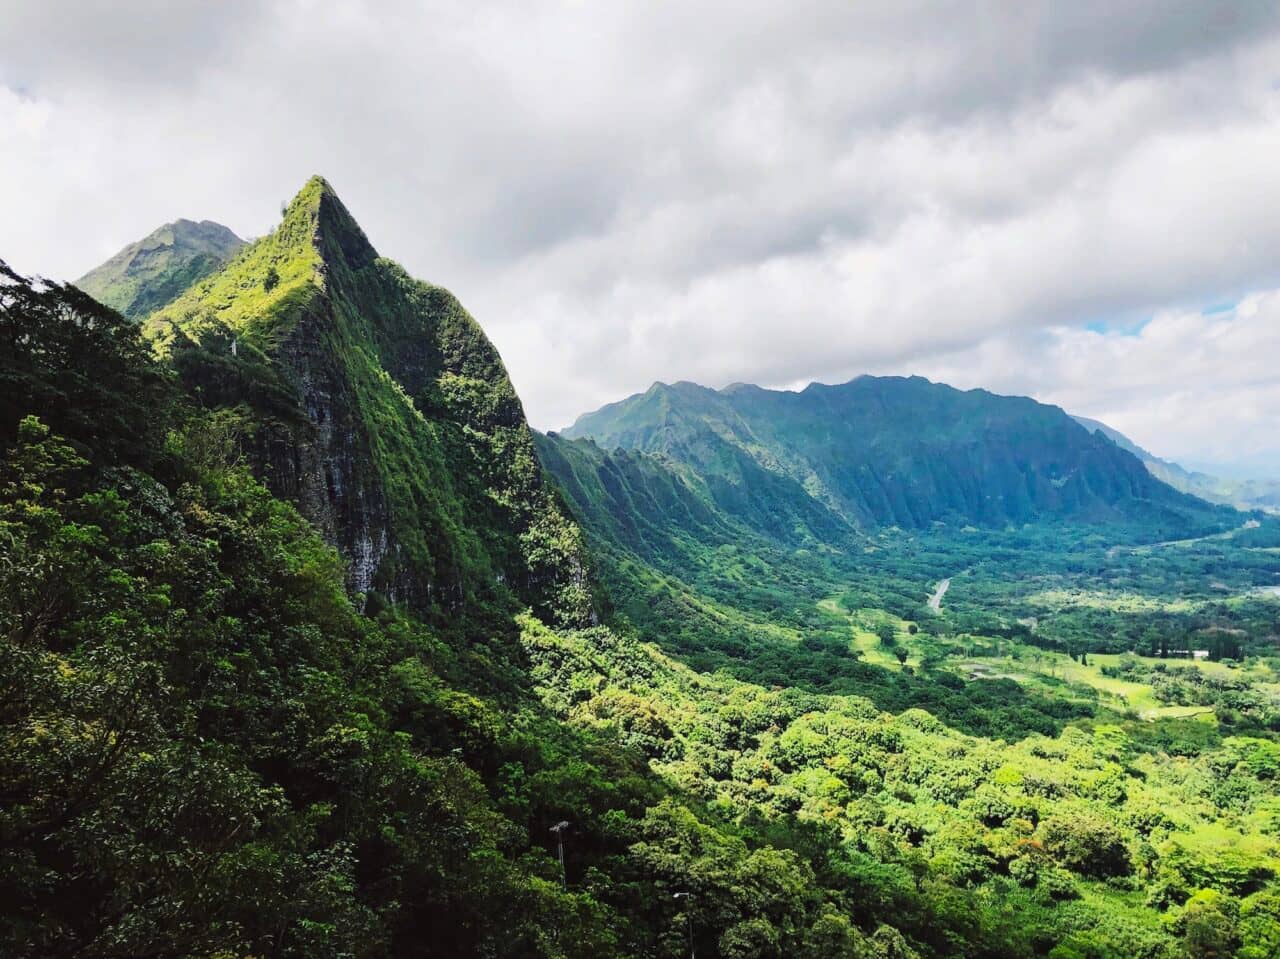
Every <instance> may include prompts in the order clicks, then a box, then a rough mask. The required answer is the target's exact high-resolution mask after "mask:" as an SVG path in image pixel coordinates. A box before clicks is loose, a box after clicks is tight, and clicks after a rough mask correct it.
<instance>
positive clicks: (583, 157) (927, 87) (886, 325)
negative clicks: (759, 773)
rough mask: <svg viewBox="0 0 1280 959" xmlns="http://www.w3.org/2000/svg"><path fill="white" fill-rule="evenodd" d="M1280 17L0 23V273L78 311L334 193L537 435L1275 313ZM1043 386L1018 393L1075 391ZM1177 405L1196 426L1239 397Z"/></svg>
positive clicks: (1253, 13)
mask: <svg viewBox="0 0 1280 959" xmlns="http://www.w3.org/2000/svg"><path fill="white" fill-rule="evenodd" d="M1278 15H1280V10H1277V8H1276V6H1275V5H1274V4H1270V3H1253V2H1243V3H1238V4H1231V5H1217V4H1202V3H1195V2H1174V0H1160V2H1155V0H1152V2H1139V0H1133V2H1127V3H1123V4H1116V3H1112V2H1106V3H1103V2H1087V3H1073V4H1060V3H1051V2H1044V3H1028V4H1016V5H1010V4H1003V3H998V2H992V3H945V2H944V3H923V2H919V3H917V2H905V3H904V2H895V3H888V2H886V3H883V4H874V3H860V4H847V3H836V2H819V0H797V2H796V3H793V4H788V5H785V6H783V5H778V4H776V3H765V2H756V0H741V2H739V3H736V4H734V5H732V6H731V7H730V6H721V5H714V4H713V5H693V4H678V3H665V2H654V3H634V2H633V3H622V2H616V3H615V2H607V0H603V2H593V3H585V2H571V0H564V2H530V3H527V4H503V3H490V2H480V3H475V2H469V3H463V2H436V3H429V4H420V3H410V2H407V0H405V2H399V0H388V2H378V3H373V2H365V3H356V2H353V3H349V4H342V5H335V4H324V3H320V2H318V0H279V2H274V3H267V2H231V3H218V4H212V3H192V4H167V3H159V2H131V3H111V4H108V3H105V2H104V3H96V2H80V3H71V2H69V0H64V2H48V3H44V4H28V3H21V2H17V0H0V184H4V185H5V186H3V187H0V196H2V197H3V199H4V203H5V209H4V212H5V215H4V216H2V217H0V256H5V257H7V258H9V259H10V260H11V261H12V262H14V263H15V265H17V266H19V267H20V268H22V269H25V270H28V271H38V272H42V273H46V274H49V275H54V276H63V277H73V276H76V275H78V274H80V273H82V272H84V271H85V270H87V269H88V268H90V267H91V266H93V265H95V264H96V263H97V262H99V261H101V260H102V259H105V258H106V257H107V256H109V255H110V254H111V253H113V252H114V251H115V250H116V249H118V248H119V247H120V246H122V245H124V244H125V243H126V242H128V241H130V240H132V239H136V238H137V237H138V236H141V235H143V234H145V233H147V232H148V231H150V230H151V229H153V228H154V227H155V226H156V225H158V224H159V223H161V222H164V221H167V220H172V219H174V218H175V217H178V216H188V217H192V218H206V217H207V218H211V219H216V220H219V221H221V222H225V223H227V224H228V225H229V226H231V227H233V228H234V229H236V230H237V231H238V232H241V233H242V234H253V233H260V232H263V231H265V230H266V229H268V228H269V226H270V225H271V222H272V219H273V218H274V216H275V215H276V212H277V210H278V208H279V204H280V202H281V201H283V200H285V199H287V198H288V196H289V195H290V194H291V192H292V191H293V190H295V189H296V188H297V186H298V185H300V184H301V182H302V181H303V180H304V179H305V178H306V177H307V176H308V175H309V174H311V173H313V172H321V173H324V174H325V175H326V176H327V177H328V178H329V179H330V180H331V181H332V182H333V183H334V184H335V185H336V186H337V188H338V190H339V192H340V193H341V194H342V196H343V198H344V199H345V200H346V202H347V204H348V206H350V207H351V209H352V210H353V212H354V213H355V214H356V216H357V218H358V219H359V220H360V221H361V223H362V224H363V225H364V226H365V228H366V230H367V232H368V233H369V234H370V236H371V237H372V238H373V240H374V242H375V244H376V245H377V246H378V247H379V249H380V250H381V251H382V252H383V253H385V254H387V255H389V256H392V257H394V258H396V259H398V260H400V261H401V262H403V263H404V264H405V265H406V267H407V268H409V269H410V270H411V272H413V273H415V274H416V275H419V276H422V277H424V278H426V279H430V280H432V281H434V282H439V283H442V284H444V285H447V286H449V287H451V288H452V289H453V290H454V291H455V292H456V293H458V294H459V295H460V296H461V297H462V299H463V301H464V302H465V303H467V304H468V306H469V307H470V308H471V309H472V311H473V312H474V313H475V314H476V315H477V317H478V318H479V319H480V321H481V322H482V323H483V324H484V326H485V327H486V329H487V330H488V331H489V332H490V335H491V336H492V337H493V338H494V340H495V341H496V343H497V344H498V346H499V348H500V350H501V351H502V353H503V356H504V357H505V359H506V361H507V364H508V366H509V368H510V370H511V373H512V376H513V378H514V380H515V381H516V385H517V387H518V389H519V390H520V392H521V395H522V397H523V398H524V400H525V404H526V406H527V408H528V410H529V413H530V416H531V418H532V419H533V420H534V422H535V423H536V424H538V425H540V426H543V427H553V426H557V425H563V424H564V423H566V422H568V421H570V420H572V419H573V418H574V416H576V414H578V413H579V412H582V411H583V410H585V409H590V408H593V407H595V406H597V405H599V404H601V403H603V402H605V401H608V400H612V399H617V398H619V397H620V396H623V395H626V394H627V393H629V392H632V391H635V390H638V389H643V388H645V387H647V386H648V385H649V383H650V382H652V381H653V380H655V379H664V380H673V379H681V378H684V379H693V380H698V381H701V382H705V383H708V384H710V385H721V384H724V383H728V382H731V381H755V382H760V383H764V384H772V385H781V384H787V383H792V382H800V381H805V380H808V379H823V380H828V381H831V380H838V379H843V378H847V377H849V376H852V375H855V374H856V373H859V372H862V371H865V370H873V369H885V368H894V369H904V370H911V369H921V370H924V369H925V366H926V364H928V363H930V362H937V359H936V358H937V357H940V356H943V355H955V356H965V355H970V354H972V355H975V356H977V355H985V354H982V351H983V350H984V349H985V350H988V351H993V350H999V349H1002V348H1005V349H1007V348H1009V347H1008V344H1011V343H1018V344H1024V343H1039V344H1041V345H1043V344H1045V343H1048V342H1055V341H1053V340H1052V337H1053V336H1057V335H1058V334H1056V333H1053V334H1050V333H1046V332H1044V331H1047V330H1059V329H1062V330H1067V331H1071V332H1073V333H1078V332H1079V331H1080V330H1081V329H1083V327H1085V325H1086V324H1090V323H1095V324H1096V323H1098V322H1102V323H1104V324H1110V325H1112V326H1115V325H1127V324H1132V323H1135V322H1138V321H1142V320H1146V319H1148V318H1150V317H1152V316H1157V315H1159V316H1165V315H1175V314H1176V315H1184V314H1185V315H1193V314H1195V313H1196V311H1198V310H1199V309H1200V308H1201V307H1203V306H1204V305H1205V304H1207V303H1213V302H1220V301H1223V300H1236V299H1239V298H1241V297H1245V296H1246V295H1248V294H1250V293H1251V292H1253V291H1258V290H1267V289H1273V288H1276V287H1278V286H1280V269H1278V268H1277V264H1276V257H1275V255H1274V251H1275V250H1276V249H1280V242H1278V241H1280V215H1277V214H1278V213H1280V210H1277V205H1278V204H1280V199H1277V198H1280V165H1277V164H1276V163H1275V162H1274V158H1275V157H1276V156H1277V155H1280V133H1278V132H1277V131H1280V123H1277V120H1278V119H1280V93H1278V92H1277V91H1278V90H1280V30H1278V24H1277V18H1278ZM1064 335H1065V334H1064ZM1187 335H1188V336H1190V335H1192V333H1190V332H1188V333H1187ZM1044 337H1050V339H1049V340H1046V339H1044ZM1088 342H1092V341H1088ZM1002 344H1003V346H1002ZM1193 352H1194V351H1193ZM1108 355H1109V354H1106V355H1100V356H1099V357H1098V358H1100V359H1105V358H1106V356H1108ZM1037 362H1038V363H1039V369H1040V371H1041V375H1042V376H1043V377H1045V378H1046V379H1044V380H1037V381H1034V382H1032V381H1030V380H1023V381H1022V382H1023V386H1022V387H1021V389H1022V390H1023V391H1025V392H1033V393H1036V394H1037V395H1046V396H1048V395H1057V393H1058V392H1061V391H1062V390H1064V389H1066V386H1065V383H1066V381H1065V380H1064V381H1062V382H1061V383H1059V382H1056V381H1053V380H1052V379H1051V378H1052V377H1055V376H1066V375H1067V374H1066V370H1067V367H1065V366H1063V365H1062V364H1055V363H1051V362H1048V361H1047V360H1046V361H1044V362H1042V363H1040V362H1039V361H1037ZM1179 371H1180V372H1179V375H1180V377H1181V379H1180V380H1179V382H1178V384H1177V385H1178V386H1179V387H1180V388H1181V389H1183V390H1184V391H1186V394H1187V396H1188V397H1190V398H1189V399H1188V400H1187V402H1188V403H1191V404H1194V403H1195V402H1196V399H1195V398H1196V397H1211V396H1217V395H1218V394H1219V393H1220V392H1221V391H1222V390H1223V389H1226V388H1229V387H1231V385H1232V384H1234V383H1237V382H1240V383H1242V382H1243V381H1241V380H1237V379H1233V377H1235V376H1236V374H1235V373H1233V367H1232V366H1231V365H1230V364H1226V365H1222V366H1218V367H1213V368H1212V369H1211V368H1210V367H1209V366H1208V365H1206V366H1205V367H1204V368H1202V369H1200V370H1196V369H1193V368H1188V367H1186V366H1182V367H1179ZM998 372H999V371H998V370H992V371H991V373H992V375H993V376H994V375H996V374H997V373H998ZM1157 372H1158V370H1157ZM1127 375H1129V374H1128V373H1126V372H1125V371H1123V370H1114V371H1110V373H1109V378H1116V379H1121V380H1123V378H1124V377H1125V376H1127ZM1219 377H1227V380H1226V382H1225V383H1224V382H1223V381H1222V380H1220V379H1218V378H1219ZM1172 383H1173V381H1172V379H1170V384H1172ZM993 385H997V383H996V381H994V380H993ZM1149 389H1155V387H1149ZM1161 389H1163V387H1162V388H1161ZM1242 402H1243V398H1242ZM1170 403H1172V401H1170ZM1091 408H1095V407H1091ZM1242 409H1248V407H1247V406H1242ZM1120 415H1125V414H1123V412H1121V414H1120ZM1146 415H1148V416H1149V417H1157V418H1161V417H1162V418H1163V419H1161V420H1160V421H1159V422H1156V421H1152V422H1151V425H1150V427H1149V428H1150V431H1151V435H1152V436H1155V437H1157V438H1159V439H1160V440H1161V442H1164V440H1163V437H1165V436H1168V437H1169V443H1168V444H1166V447H1165V448H1169V444H1172V448H1175V449H1184V448H1185V449H1191V448H1192V446H1194V443H1191V442H1188V443H1183V442H1182V441H1181V439H1180V437H1182V438H1189V437H1192V436H1193V435H1206V436H1207V435H1209V434H1207V433H1196V432H1195V430H1194V429H1193V428H1192V426H1191V421H1189V420H1188V419H1187V418H1186V417H1185V416H1184V415H1183V414H1182V411H1181V410H1180V409H1179V408H1178V407H1176V406H1174V405H1169V404H1165V405H1162V406H1153V407H1152V408H1151V410H1150V411H1149V413H1148V414H1146ZM1132 422H1133V423H1135V424H1136V426H1137V429H1139V430H1144V429H1148V427H1147V426H1146V425H1145V422H1144V421H1139V420H1133V421H1132ZM1241 422H1242V423H1247V422H1253V423H1254V426H1253V427H1249V428H1248V429H1247V430H1246V432H1245V433H1244V434H1241V438H1240V443H1242V444H1244V446H1249V447H1250V448H1252V447H1253V446H1257V445H1258V444H1259V443H1262V442H1263V441H1262V440H1260V439H1257V436H1258V435H1260V434H1261V433H1263V432H1266V430H1265V427H1266V424H1265V423H1262V424H1261V425H1259V421H1258V420H1256V419H1255V420H1252V421H1250V420H1249V418H1248V416H1245V415H1243V414H1242V416H1241ZM1160 423H1164V426H1161V425H1160ZM1116 425H1117V426H1119V427H1121V428H1123V426H1122V425H1121V424H1120V423H1117V424H1116ZM1255 428H1256V429H1255ZM1152 445H1153V447H1155V448H1156V449H1157V452H1162V451H1163V449H1162V448H1161V447H1160V446H1159V444H1152ZM1242 448H1243V447H1242ZM1207 449H1208V447H1206V450H1207ZM1215 455H1216V454H1215ZM1202 458H1203V457H1202Z"/></svg>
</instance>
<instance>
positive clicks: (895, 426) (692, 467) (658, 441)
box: [560, 376, 1214, 542]
mask: <svg viewBox="0 0 1280 959" xmlns="http://www.w3.org/2000/svg"><path fill="white" fill-rule="evenodd" d="M560 435H561V436H562V437H563V438H564V439H566V440H574V439H579V440H581V439H590V440H592V441H594V443H596V444H598V445H599V447H601V449H602V450H606V451H607V450H614V449H616V448H619V447H620V448H622V449H623V450H626V451H631V452H636V453H642V454H650V455H652V456H653V457H656V459H657V461H658V463H659V465H661V466H662V467H663V468H665V469H668V470H671V471H674V472H675V473H676V474H678V475H679V476H681V477H682V479H683V482H684V484H685V485H686V486H687V487H688V488H690V489H693V490H696V491H698V492H699V493H700V494H701V495H702V498H703V499H704V500H705V501H707V502H709V503H711V504H714V506H715V507H716V508H717V509H718V510H720V511H721V512H723V513H724V514H725V515H727V516H729V517H732V518H734V519H736V520H738V521H741V522H744V523H746V524H747V525H749V526H750V527H751V528H753V529H755V530H757V531H759V532H761V533H764V534H767V535H770V536H771V537H773V538H781V539H789V540H805V539H812V540H815V541H819V542H831V541H832V539H833V535H838V534H839V533H840V532H841V531H850V530H857V529H862V528H867V527H873V526H900V527H909V528H924V527H928V526H932V525H934V524H938V523H943V524H949V525H953V526H964V525H966V524H974V525H978V526H1004V525H1008V524H1022V523H1028V522H1036V521H1041V520H1045V521H1069V522H1084V523H1097V522H1124V523H1137V524H1142V525H1149V526H1150V527H1151V528H1152V530H1153V531H1154V530H1157V529H1158V530H1165V531H1173V530H1176V529H1178V528H1181V527H1183V526H1185V524H1187V523H1188V522H1192V523H1194V522H1197V521H1199V520H1200V519H1204V518H1207V517H1209V516H1211V515H1212V514H1213V513H1214V510H1213V509H1211V508H1210V507H1209V506H1208V505H1207V504H1205V503H1204V502H1202V501H1201V500H1198V499H1194V498H1193V497H1191V496H1188V495H1186V494H1184V493H1181V492H1179V491H1177V490H1175V489H1173V488H1172V487H1171V486H1170V485H1168V484H1167V483H1165V482H1163V481H1162V480H1160V479H1158V478H1157V477H1156V476H1154V475H1153V474H1152V473H1151V472H1150V471H1149V470H1148V469H1146V468H1144V466H1143V464H1142V462H1141V461H1140V460H1139V458H1138V457H1137V456H1135V455H1134V454H1133V453H1132V452H1130V451H1128V450H1126V449H1123V448H1121V446H1119V445H1118V444H1117V443H1115V442H1113V441H1112V440H1111V439H1110V438H1108V437H1107V436H1105V435H1099V434H1098V433H1096V432H1091V431H1090V430H1088V429H1085V428H1084V427H1082V426H1081V425H1080V424H1079V423H1078V422H1076V421H1075V420H1073V419H1072V418H1071V417H1070V416H1068V415H1067V414H1066V413H1064V412H1063V411H1062V410H1061V409H1059V408H1057V407H1054V406H1046V405H1044V404H1041V403H1037V402H1035V401H1034V400H1031V399H1027V398H1025V397H1008V396H997V395H995V394H993V393H989V392H987V391H985V390H969V391H960V390H956V389H953V388H951V387H949V386H945V385H942V384H937V383H932V382H930V381H928V380H926V379H923V378H921V377H910V378H902V377H872V376H863V377H859V378H857V379H855V380H852V381H850V382H848V383H844V384H841V385H838V386H825V385H821V384H814V385H812V386H810V387H808V388H807V389H805V390H802V391H800V392H786V391H775V390H766V389H762V388H760V387H757V386H742V385H735V386H730V387H728V388H726V389H723V390H711V389H707V388H705V387H701V386H697V385H694V384H692V383H676V384H674V385H666V384H662V383H658V384H655V385H654V386H653V387H652V388H651V389H649V390H648V391H647V392H645V393H642V394H637V395H635V396H632V397H630V398H628V399H626V400H623V401H621V402H619V403H614V404H612V405H610V406H606V407H604V408H603V409H601V410H598V411H596V412H594V413H589V414H587V415H585V416H583V417H581V418H580V419H578V421H577V422H576V423H574V425H573V426H572V427H570V428H569V429H566V430H564V431H563V433H562V434H560ZM565 455H568V454H565ZM583 455H594V454H583Z"/></svg>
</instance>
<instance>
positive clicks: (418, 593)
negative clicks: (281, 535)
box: [144, 176, 592, 620]
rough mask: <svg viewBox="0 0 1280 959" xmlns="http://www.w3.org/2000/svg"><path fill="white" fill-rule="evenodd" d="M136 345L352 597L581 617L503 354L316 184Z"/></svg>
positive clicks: (570, 559)
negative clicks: (145, 345) (229, 416)
mask: <svg viewBox="0 0 1280 959" xmlns="http://www.w3.org/2000/svg"><path fill="white" fill-rule="evenodd" d="M144 329H145V332H146V334H147V335H148V337H149V338H150V339H151V341H152V342H153V343H154V344H155V345H156V348H157V349H158V350H159V351H160V352H161V353H162V354H163V355H166V356H167V357H169V359H170V361H171V363H172V365H173V366H174V368H175V369H177V370H178V372H179V375H180V376H181V377H182V378H183V380H184V382H185V383H186V384H187V386H188V388H189V389H190V390H191V391H192V392H193V393H194V394H195V395H197V396H199V397H201V398H202V401H203V402H205V403H206V404H207V405H209V406H210V407H212V408H216V409H223V410H226V411H228V412H231V413H235V414H236V415H238V416H239V417H240V419H241V421H242V423H243V425H244V429H243V436H244V438H245V444H246V447H247V448H248V450H249V454H250V460H251V461H252V462H253V463H254V464H255V465H256V466H257V468H258V470H259V472H260V473H261V475H262V477H263V479H264V481H265V482H266V483H267V485H268V486H269V487H270V488H271V489H272V491H273V492H275V493H276V494H277V495H281V496H283V497H285V498H286V499H289V500H291V501H293V502H295V503H297V504H298V505H299V507H300V509H301V510H302V512H303V514H304V515H305V516H306V517H307V518H308V519H309V520H311V521H312V522H313V523H314V524H315V525H316V526H317V528H318V529H320V531H321V532H322V534H323V535H324V536H325V538H326V540H328V541H329V542H331V543H333V544H334V545H336V546H337V547H338V548H339V551H340V552H341V553H342V555H343V556H344V558H346V560H347V561H348V563H349V568H350V576H349V582H350V586H351V589H352V590H353V592H355V593H357V594H368V593H373V592H376V593H378V594H380V595H382V596H384V597H385V598H386V599H389V600H391V601H395V602H405V603H408V604H409V605H411V606H414V607H416V608H420V609H426V608H430V607H437V608H440V609H449V610H455V611H456V610H460V609H463V608H466V607H467V606H469V605H474V604H475V603H476V602H477V601H479V600H481V599H482V597H484V596H486V595H489V594H495V593H496V594H502V593H504V592H506V591H508V590H509V589H514V590H515V592H517V593H519V594H520V595H521V596H522V597H524V600H525V601H527V602H532V603H533V604H534V605H535V607H537V608H541V609H548V610H549V609H551V608H552V607H555V608H556V609H558V610H559V611H560V612H561V613H563V614H564V615H565V616H566V617H567V618H569V619H574V620H585V619H589V618H590V617H591V615H592V614H591V612H590V596H589V592H590V590H589V585H588V582H587V576H586V572H585V570H586V562H585V555H584V554H583V552H582V549H581V545H580V543H579V542H578V540H579V538H580V534H577V533H576V531H575V530H576V528H575V527H574V526H573V524H572V523H570V522H569V521H568V520H567V519H566V518H565V517H564V516H563V514H562V512H561V511H560V509H559V507H558V506H557V505H556V503H555V502H554V499H553V497H552V496H551V494H550V493H549V492H548V490H547V488H546V487H545V486H544V484H543V483H542V480H541V473H540V471H539V470H537V469H536V458H535V455H534V453H533V447H532V440H531V438H530V433H529V429H528V426H527V424H526V422H525V418H524V411H523V408H522V406H521V404H520V401H519V398H518V397H517V396H516V394H515V390H514V388H513V387H512V385H511V382H510V379H509V378H508V376H507V373H506V369H505V367H504V366H503V364H502V361H501V358H500V357H499V356H498V354H497V351H496V350H495V349H494V348H493V345H492V344H491V343H490V341H489V340H488V338H487V337H486V336H485V335H484V333H483V331H482V330H481V329H480V328H479V326H478V325H477V324H476V322H475V320H474V319H472V318H471V316H470V315H469V314H468V313H467V312H466V311H465V309H463V307H462V306H461V304H460V303H458V301H457V300H456V298H454V297H453V296H452V295H451V294H449V293H448V292H447V291H445V290H443V289H442V288H439V287H435V286H432V285H430V284H426V283H421V282H419V281H416V280H414V279H412V278H411V277H409V275H408V274H407V273H405V272H404V270H403V269H401V268H400V267H399V266H398V265H396V264H395V263H393V262H392V261H390V260H387V259H384V258H382V257H380V256H379V255H378V253H377V251H376V249H375V248H374V247H373V245H372V244H371V243H370V242H369V239H368V237H367V236H366V235H365V233H364V231H363V229H361V227H360V226H359V224H358V223H357V222H356V220H355V219H354V217H352V215H351V214H350V212H349V211H348V210H347V208H346V207H345V206H344V205H343V204H342V201H341V200H340V199H339V198H338V196H337V193H336V192H335V191H334V189H333V187H332V186H331V185H330V184H329V183H328V182H327V181H326V180H324V179H323V178H322V177H319V176H316V177H312V178H311V179H310V180H308V181H307V183H306V184H305V185H304V186H303V188H302V189H301V190H300V191H299V193H298V194H297V196H296V197H295V198H294V199H293V201H292V202H291V203H290V204H288V206H287V207H286V209H285V212H284V216H283V218H282V220H281V222H280V224H279V225H278V226H277V227H276V228H275V229H274V230H273V231H271V233H269V234H268V235H267V236H265V237H262V238H261V239H259V240H257V241H255V242H254V243H252V244H250V245H249V246H247V247H245V248H244V249H243V250H242V251H240V253H239V254H238V255H237V256H236V258H235V259H234V260H233V261H232V262H231V263H230V264H228V265H227V266H226V267H224V268H223V269H222V270H220V271H218V272H216V273H214V274H211V275H210V276H208V277H205V278H203V279H201V280H200V281H198V282H196V283H195V284H194V285H193V286H191V287H190V288H189V289H188V290H187V291H186V292H184V293H183V294H182V295H181V296H179V297H177V298H176V299H175V300H174V301H173V302H171V303H169V304H168V305H167V306H165V307H164V308H162V309H161V310H158V311H156V312H155V313H153V314H151V315H150V316H149V317H148V318H147V319H146V321H145V323H144Z"/></svg>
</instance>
